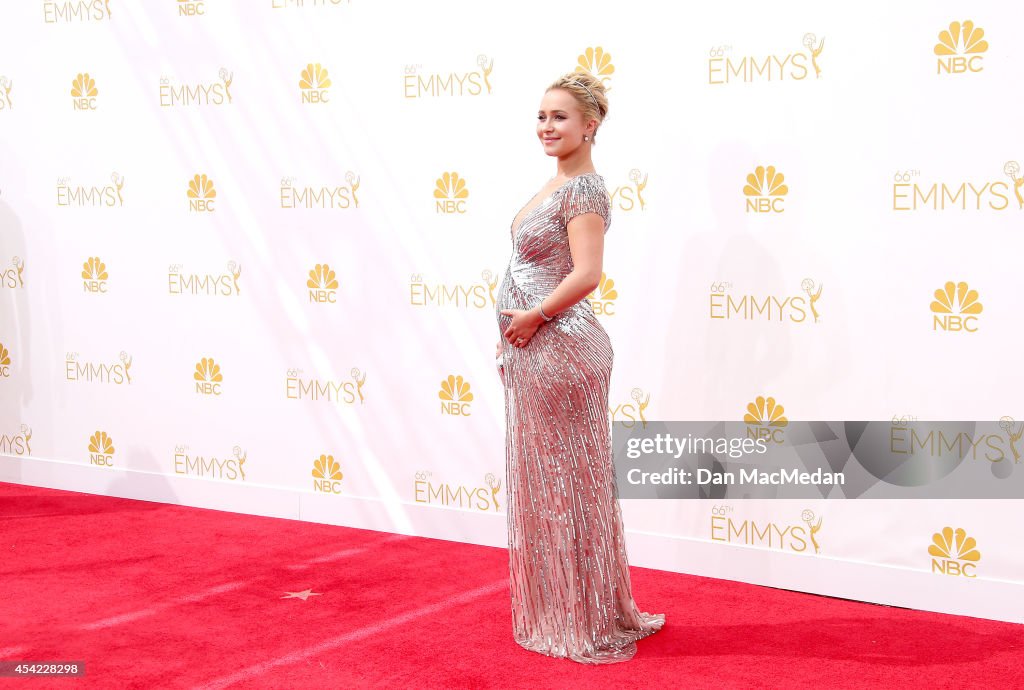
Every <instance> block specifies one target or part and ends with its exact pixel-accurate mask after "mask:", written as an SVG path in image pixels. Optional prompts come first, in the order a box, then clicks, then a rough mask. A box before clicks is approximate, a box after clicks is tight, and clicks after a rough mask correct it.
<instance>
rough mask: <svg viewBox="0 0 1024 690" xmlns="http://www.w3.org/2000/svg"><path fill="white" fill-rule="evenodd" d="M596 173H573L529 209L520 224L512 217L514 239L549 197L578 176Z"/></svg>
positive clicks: (511, 230) (517, 214) (520, 210)
mask: <svg viewBox="0 0 1024 690" xmlns="http://www.w3.org/2000/svg"><path fill="white" fill-rule="evenodd" d="M596 174H597V172H596V171H595V172H585V173H580V174H579V175H573V176H572V177H570V178H569V179H568V180H566V181H565V182H563V183H562V184H560V185H558V186H557V187H555V188H554V189H553V190H551V193H549V194H548V195H547V196H545V197H544V198H543V199H541V200H540V202H539V203H538V204H537V205H536V206H534V207H533V208H531V209H530V210H529V211H527V212H526V214H525V215H523V217H522V218H520V219H519V224H518V225H516V219H515V218H513V219H512V225H510V226H509V231H510V232H511V234H512V235H511V236H512V239H513V240H514V239H515V237H516V235H517V234H519V230H520V228H522V227H523V223H525V222H526V219H527V218H529V217H530V216H531V215H532V214H533V213H534V212H536V211H537V209H539V208H540V207H541V206H543V205H544V204H546V203H547V201H548V199H550V198H551V197H553V196H554V195H555V194H557V193H558V192H560V191H562V188H563V187H565V186H566V185H567V184H569V183H570V182H572V181H573V180H575V179H576V178H577V177H584V176H586V175H596ZM534 196H536V195H534ZM530 201H533V199H532V198H531V199H530ZM530 201H527V202H526V204H529V203H530ZM526 204H524V205H523V207H522V208H520V209H519V213H522V212H523V210H524V209H525V208H526ZM519 213H516V216H519Z"/></svg>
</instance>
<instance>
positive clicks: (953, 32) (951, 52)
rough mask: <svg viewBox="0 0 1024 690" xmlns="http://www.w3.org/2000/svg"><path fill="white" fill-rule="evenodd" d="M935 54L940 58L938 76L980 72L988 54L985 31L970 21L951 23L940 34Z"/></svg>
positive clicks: (937, 66) (937, 63)
mask: <svg viewBox="0 0 1024 690" xmlns="http://www.w3.org/2000/svg"><path fill="white" fill-rule="evenodd" d="M934 52H935V54H936V55H937V56H938V60H936V68H935V69H936V74H943V73H945V74H966V73H967V72H980V71H981V70H982V69H983V68H984V64H983V60H984V57H985V53H986V52H988V41H986V40H985V30H984V29H982V28H981V27H980V26H975V25H974V22H972V21H971V20H970V19H967V20H965V21H963V22H951V23H950V25H949V27H948V28H946V29H943V30H942V31H940V32H939V42H938V43H936V44H935V48H934Z"/></svg>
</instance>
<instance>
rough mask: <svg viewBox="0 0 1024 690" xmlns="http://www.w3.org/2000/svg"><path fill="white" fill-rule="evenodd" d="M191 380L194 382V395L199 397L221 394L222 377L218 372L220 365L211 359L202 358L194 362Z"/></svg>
mask: <svg viewBox="0 0 1024 690" xmlns="http://www.w3.org/2000/svg"><path fill="white" fill-rule="evenodd" d="M192 378H193V379H194V380H195V385H196V393H199V394H200V395H220V394H221V384H222V383H223V382H224V375H223V374H222V373H221V371H220V365H219V364H217V362H215V361H214V360H213V357H203V358H202V359H200V360H199V361H198V362H196V369H195V371H194V372H193V373H192Z"/></svg>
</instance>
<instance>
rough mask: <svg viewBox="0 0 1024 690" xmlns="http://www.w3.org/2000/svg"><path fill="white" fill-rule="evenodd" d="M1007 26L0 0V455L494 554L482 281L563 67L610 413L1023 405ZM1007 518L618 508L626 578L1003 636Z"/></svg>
mask: <svg viewBox="0 0 1024 690" xmlns="http://www.w3.org/2000/svg"><path fill="white" fill-rule="evenodd" d="M1022 20H1024V10H1022V9H1021V7H1020V5H1019V4H1014V3H996V2H982V3H963V2H959V3H954V2H929V3H899V4H894V3H881V2H867V3H860V4H858V5H856V6H852V5H843V6H841V7H839V6H831V5H828V4H822V3H812V2H783V3H774V4H770V5H765V4H762V3H749V4H738V5H737V4H734V3H719V4H718V5H715V4H712V3H702V4H696V5H686V6H677V5H671V4H666V3H654V2H635V3H631V4H629V5H623V4H622V3H609V2H586V3H551V2H542V3H538V2H531V1H527V2H520V3H515V4H500V5H494V4H490V3H471V2H460V1H444V2H440V3H421V2H392V3H380V2H377V3H371V2H362V1H361V0H352V1H351V2H348V1H340V2H333V1H331V0H327V1H325V2H314V1H312V0H305V2H302V1H296V0H292V1H290V2H286V1H285V0H260V1H259V2H255V1H254V2H242V1H241V0H235V1H234V2H229V1H220V0H209V1H206V2H175V1H173V0H161V1H159V2H157V1H155V0H154V1H151V2H142V1H141V0H136V1H135V2H128V1H122V0H108V1H101V0H96V1H95V2H72V1H69V0H67V1H66V0H59V1H49V0H47V1H43V2H25V3H13V2H10V3H4V5H3V8H2V9H0V27H2V35H3V39H2V40H0V161H2V162H0V279H2V280H0V345H2V349H0V362H2V364H0V480H3V481H13V482H21V483H25V484H32V485H39V486H50V487H56V488H63V489H73V490H78V491H87V492H92V493H99V494H108V495H116V496H125V497H132V498H142V499H148V500H156V501H165V502H170V503H181V504H187V505H200V506H206V507H214V508H222V509H226V510H235V511H242V512H250V513H259V514H266V515H278V516H285V517H293V518H299V519H303V520H310V521H317V522H327V523H334V524H341V525H352V526H358V527H366V528H372V529H378V530H385V531H393V532H401V533H408V534H420V535H426V536H432V537H439V538H445V539H451V540H458V541H467V542H475V543H482V544H490V545H494V546H503V545H505V544H506V543H507V542H506V533H505V514H504V496H505V486H504V484H505V468H504V428H503V412H502V409H503V398H502V391H501V388H500V384H499V381H498V378H497V375H496V373H495V371H494V368H493V355H492V352H493V349H494V344H495V342H496V340H497V338H498V331H497V326H496V321H495V315H494V308H493V298H494V292H495V289H496V281H497V279H498V278H499V277H500V276H501V275H502V273H503V271H504V268H505V266H506V264H507V261H508V256H509V252H510V247H511V245H510V238H509V227H510V223H511V221H512V218H513V216H514V215H515V213H516V212H517V211H518V210H519V209H520V208H521V206H522V205H523V204H524V203H526V202H527V200H528V199H530V197H531V196H532V195H533V194H534V193H535V192H536V191H537V190H538V189H539V188H540V187H541V186H542V185H543V184H544V181H545V180H547V179H548V178H549V177H550V176H551V175H552V174H554V162H553V161H552V160H551V159H548V158H546V157H545V156H544V155H543V154H542V152H541V149H540V146H539V144H538V143H537V141H536V137H535V133H534V118H535V112H536V107H537V104H538V103H539V100H540V97H541V96H542V93H543V89H544V87H545V86H546V85H547V84H548V83H550V81H551V80H553V79H554V78H555V77H556V76H558V75H559V74H561V73H563V72H566V71H569V70H573V69H576V68H579V69H587V70H590V71H593V72H595V73H596V74H598V75H599V76H601V77H602V78H604V79H605V81H606V85H607V86H608V87H610V91H609V98H610V102H611V113H610V117H609V118H608V120H607V121H606V122H605V124H604V125H603V127H602V129H601V131H600V135H599V136H598V142H599V143H598V145H597V146H596V147H595V149H594V160H595V163H596V166H597V169H598V172H600V173H601V174H602V175H603V176H604V178H605V180H606V182H607V184H608V187H609V192H610V193H611V194H612V199H613V220H612V225H611V229H610V231H609V233H608V235H607V242H606V254H605V264H604V268H605V273H606V276H605V280H604V282H603V284H602V286H601V288H599V290H598V291H597V294H595V295H594V298H593V300H592V302H593V304H594V306H595V309H596V310H599V311H600V312H601V318H602V320H603V323H604V324H605V327H606V328H607V330H608V331H609V333H610V334H611V338H612V342H613V346H614V348H615V364H614V372H613V375H612V400H611V401H610V410H609V413H610V415H611V416H612V418H613V419H615V420H635V421H636V422H637V423H641V422H642V420H649V419H740V418H742V416H743V415H744V414H745V413H746V412H747V409H748V405H749V404H751V403H756V401H757V399H758V397H759V396H763V397H765V398H769V397H770V398H771V399H772V401H773V402H774V404H776V405H781V406H782V407H783V408H784V410H785V414H786V415H787V417H788V418H789V419H889V418H890V417H892V416H894V415H912V416H916V417H918V418H920V419H979V420H982V419H999V418H1002V417H1014V416H1016V417H1017V418H1020V417H1022V416H1024V410H1022V409H1021V402H1020V395H1019V391H1020V390H1021V383H1022V381H1024V373H1022V371H1021V368H1020V367H1019V366H1017V359H1018V358H1017V357H1015V355H1016V354H1017V353H1018V349H1019V348H1018V345H1019V334H1020V328H1019V323H1020V319H1019V309H1018V305H1017V304H1016V302H1015V301H1014V300H1017V299H1019V297H1020V285H1021V280H1020V277H1019V275H1020V273H1019V266H1020V256H1022V249H1024V239H1022V237H1024V234H1022V219H1024V210H1022V209H1024V198H1022V196H1021V186H1020V182H1021V174H1020V173H1019V169H1020V166H1019V164H1015V163H1014V161H1021V160H1024V137H1022V135H1021V127H1020V123H1019V119H1020V118H1019V110H1020V97H1019V94H1018V93H1017V92H1018V91H1019V89H1018V88H1017V85H1019V84H1020V83H1021V79H1022V77H1024V66H1022V63H1021V61H1020V59H1019V57H1018V56H1017V54H1016V53H1017V50H1016V48H1017V47H1018V46H1019V45H1020V43H1021V40H1022V38H1024V21H1022ZM951 25H952V26H951ZM943 32H946V33H945V34H943ZM979 32H982V33H979ZM944 44H949V46H948V48H943V45H944ZM304 72H305V74H304ZM759 169H761V170H762V171H763V172H762V174H761V178H765V177H767V178H769V179H765V180H763V182H762V179H761V178H759V177H758V170H759ZM773 173H774V174H776V175H779V176H780V177H777V178H774V180H773V179H771V175H772V174H773ZM748 185H751V188H749V189H747V186H748ZM773 192H774V193H773ZM325 265H326V268H325ZM947 283H953V285H954V288H953V290H954V293H953V298H952V300H950V301H951V304H950V305H949V307H948V309H945V307H943V306H942V305H940V304H939V301H938V300H937V299H936V296H935V292H936V290H941V289H944V288H945V286H946V284H947ZM960 283H965V284H966V286H965V287H964V288H963V290H962V292H963V299H962V300H961V299H960V296H959V295H958V294H956V292H955V290H956V289H957V287H956V286H958V285H959V284H960ZM971 291H973V292H971ZM812 295H815V296H816V298H815V299H814V300H813V306H812V299H811V296H812ZM743 297H746V298H747V301H746V302H742V301H741V300H742V298H743ZM787 298H788V301H787ZM933 302H934V304H933ZM752 303H757V304H758V305H762V306H763V305H766V304H767V305H769V306H770V308H769V309H768V310H767V311H756V310H752V309H750V305H751V304H752ZM730 304H732V305H733V307H732V308H730V307H729V306H728V305H730ZM979 304H980V306H979ZM723 305H724V306H723ZM736 305H744V306H736ZM936 309H938V311H935V310H936ZM944 309H945V311H943V310H944ZM445 396H449V397H450V398H451V400H445V399H444V398H445ZM766 404H770V403H767V402H766ZM641 407H642V409H641ZM760 411H764V410H760ZM1013 424H1015V425H1019V422H1014V423H1013ZM1016 428H1017V427H1016V426H1011V427H1010V429H1016ZM1008 433H1009V432H1008ZM1007 465H1009V467H1007ZM999 471H1000V472H1020V471H1024V470H1022V468H1020V467H1016V466H1015V465H1014V464H1013V463H1012V460H1011V459H1010V458H1007V459H1006V461H1005V464H1004V465H1003V466H1001V467H1000V469H999ZM1021 505H1022V504H1021V502H1019V501H938V500H933V501H925V500H916V501H872V500H856V501H818V502H807V501H734V502H732V503H731V504H728V505H723V504H718V503H715V504H712V503H711V502H708V501H667V500H666V501H628V500H627V501H624V502H623V510H624V517H625V522H626V526H627V530H628V536H627V539H628V548H629V553H630V560H631V562H632V563H633V564H634V565H643V566H649V567H656V568H663V569H666V570H673V571H679V572H688V573H697V574H704V575H711V576H715V577H723V578H729V579H736V580H742V581H748V582H756V583H761V584H767V585H772V586H778V587H786V588H791V589H797V590H803V591H811V592H817V593H823V594H829V595H835V596H842V597H849V598H855V599H863V600H867V601H875V602H882V603H888V604H895V605H900V606H910V607H915V608H921V609H929V610H937V611H948V612H956V613H967V614H971V615H976V616H982V617H989V618H997V619H1003V620H1013V621H1018V622H1020V621H1024V597H1022V596H1021V593H1022V590H1021V586H1022V585H1024V548H1021V547H1022V543H1021V532H1020V524H1021V515H1022V513H1021ZM807 511H810V514H813V521H814V522H815V523H817V521H818V520H819V519H820V521H821V522H820V527H819V528H818V529H817V530H816V532H815V538H814V540H813V541H816V542H817V546H816V547H815V546H814V545H813V542H812V540H811V539H810V538H809V537H810V525H811V524H812V522H811V520H805V518H806V517H807V516H808V515H809V513H808V512H807ZM946 528H949V529H950V530H953V532H952V533H953V534H954V535H955V534H957V532H956V530H963V532H961V533H960V534H961V535H962V539H961V542H963V540H964V539H967V540H973V542H966V543H962V548H960V550H959V551H958V550H957V546H956V544H954V545H953V547H952V548H947V549H946V551H947V552H949V553H942V548H939V547H940V546H941V544H938V542H943V539H944V537H943V530H944V529H946ZM758 535H762V536H758ZM765 535H767V536H765ZM953 539H954V541H955V539H956V537H955V536H954V537H953ZM936 540H938V542H936ZM929 547H934V548H932V549H931V550H930V549H929Z"/></svg>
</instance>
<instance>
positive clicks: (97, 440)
mask: <svg viewBox="0 0 1024 690" xmlns="http://www.w3.org/2000/svg"><path fill="white" fill-rule="evenodd" d="M89 464H90V465H98V466H100V467H113V466H114V441H113V440H112V439H111V438H110V436H108V435H107V432H105V431H97V432H96V433H94V434H93V435H92V436H90V437H89Z"/></svg>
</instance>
